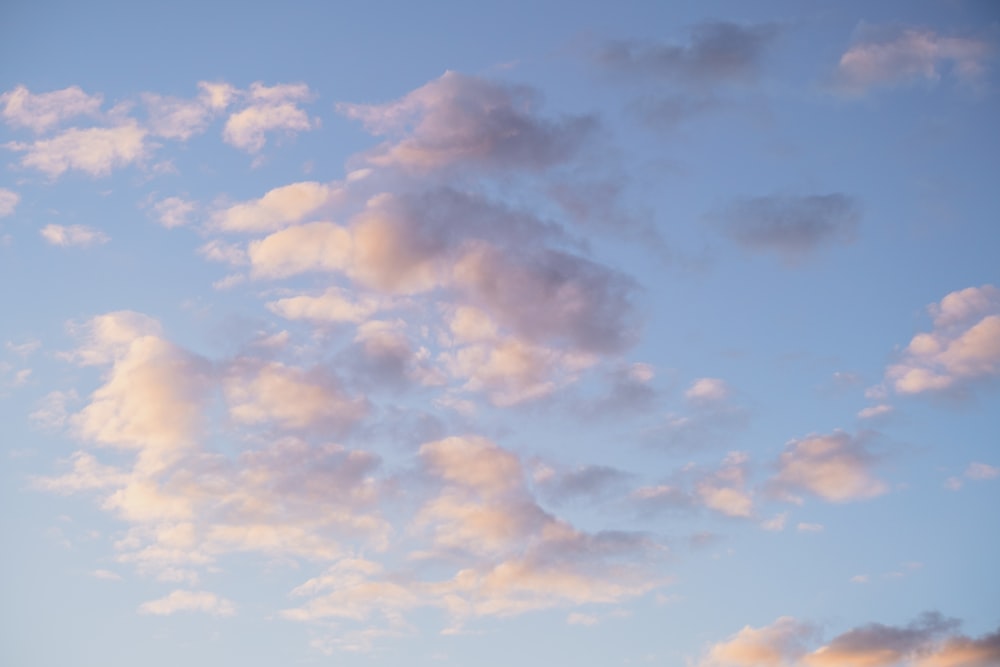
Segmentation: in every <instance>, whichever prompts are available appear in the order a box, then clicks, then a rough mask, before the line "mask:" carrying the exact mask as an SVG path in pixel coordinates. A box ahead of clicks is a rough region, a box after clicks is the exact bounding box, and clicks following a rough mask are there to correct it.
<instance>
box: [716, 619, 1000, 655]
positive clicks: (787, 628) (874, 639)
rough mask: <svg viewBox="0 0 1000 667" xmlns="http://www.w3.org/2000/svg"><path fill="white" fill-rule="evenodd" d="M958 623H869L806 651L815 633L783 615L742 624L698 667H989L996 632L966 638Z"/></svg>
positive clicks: (999, 650)
mask: <svg viewBox="0 0 1000 667" xmlns="http://www.w3.org/2000/svg"><path fill="white" fill-rule="evenodd" d="M958 626H959V623H958V621H955V620H953V619H947V618H945V617H943V616H942V615H941V614H938V613H935V612H928V613H925V614H923V615H921V616H920V617H918V618H917V619H915V620H914V621H912V622H911V623H909V624H907V625H905V626H891V625H883V624H881V623H869V624H867V625H862V626H859V627H856V628H852V629H850V630H848V631H846V632H844V633H842V634H840V635H838V636H836V637H834V638H833V639H832V640H830V641H829V642H828V643H826V644H824V645H822V646H819V647H818V648H815V649H812V648H811V645H813V644H815V643H816V641H817V640H818V639H819V637H820V633H819V630H818V629H817V628H816V627H815V626H813V625H811V624H808V623H805V622H802V621H799V620H797V619H794V618H791V617H788V616H784V617H782V618H779V619H777V620H776V621H775V622H774V623H772V624H771V625H768V626H764V627H761V628H753V627H750V626H747V627H745V628H743V629H742V630H740V631H739V632H738V633H736V634H735V635H733V636H732V637H731V638H729V639H728V640H726V641H724V642H720V643H718V644H715V645H714V646H712V647H711V648H710V649H709V650H708V651H707V654H706V655H705V657H704V658H703V659H702V660H701V661H700V662H699V663H698V665H699V667H904V665H905V666H906V667H909V666H911V665H912V666H913V667H989V666H990V665H994V664H997V660H998V659H1000V630H998V631H997V632H995V633H991V634H987V635H983V636H982V637H980V638H970V637H966V636H964V635H961V634H958V633H957V629H958Z"/></svg>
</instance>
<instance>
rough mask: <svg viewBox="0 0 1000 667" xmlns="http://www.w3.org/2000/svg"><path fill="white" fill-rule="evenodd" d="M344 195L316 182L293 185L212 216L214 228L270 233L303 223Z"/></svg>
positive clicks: (331, 187) (274, 190) (271, 191)
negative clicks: (308, 217)
mask: <svg viewBox="0 0 1000 667" xmlns="http://www.w3.org/2000/svg"><path fill="white" fill-rule="evenodd" d="M342 194H343V191H342V190H341V189H340V188H338V187H335V186H331V185H324V184H322V183H317V182H315V181H304V182H301V183H292V184H290V185H284V186H282V187H279V188H274V189H273V190H270V191H268V192H267V193H266V194H265V195H264V196H263V197H261V198H260V199H253V200H250V201H246V202H241V203H239V204H234V205H232V206H229V207H227V208H224V209H222V210H219V211H216V212H215V213H213V214H212V219H211V222H212V226H213V227H214V228H216V229H218V230H220V231H225V232H270V231H274V230H277V229H281V228H282V227H287V226H289V225H293V224H295V223H298V222H301V221H302V220H303V219H305V218H306V217H307V216H309V215H311V214H312V213H314V212H316V211H317V210H319V209H320V208H322V207H324V206H327V205H329V204H331V203H333V202H334V201H336V200H337V198H338V197H339V196H341V195H342Z"/></svg>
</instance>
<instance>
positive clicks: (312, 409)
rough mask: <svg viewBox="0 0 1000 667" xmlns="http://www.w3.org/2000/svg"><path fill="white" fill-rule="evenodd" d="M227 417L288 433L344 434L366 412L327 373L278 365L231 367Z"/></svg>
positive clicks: (227, 382)
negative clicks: (275, 426)
mask: <svg viewBox="0 0 1000 667" xmlns="http://www.w3.org/2000/svg"><path fill="white" fill-rule="evenodd" d="M224 389H225V394H226V400H227V402H228V404H229V413H230V415H231V416H232V418H233V419H234V420H236V421H237V422H240V423H244V424H260V423H270V422H275V423H277V424H280V425H281V426H283V427H285V428H289V429H323V430H324V431H326V432H331V433H337V434H343V433H346V432H347V431H348V430H349V429H350V428H351V427H352V426H353V425H354V424H356V423H357V422H358V421H359V420H360V419H361V418H362V417H363V416H364V415H365V413H366V412H367V410H368V405H367V402H366V401H365V400H364V399H363V398H360V397H351V396H348V395H347V393H346V392H345V391H344V390H343V389H342V388H341V387H340V386H339V383H338V382H337V380H336V378H335V377H334V376H333V375H332V373H329V372H327V371H325V370H323V369H319V368H317V369H314V370H312V371H303V370H301V369H298V368H294V367H290V366H285V365H284V364H281V363H278V362H271V363H267V364H262V365H261V364H257V363H254V362H252V361H250V360H245V361H238V362H237V363H235V364H233V365H232V366H231V367H230V369H229V371H228V373H227V377H226V380H225V382H224Z"/></svg>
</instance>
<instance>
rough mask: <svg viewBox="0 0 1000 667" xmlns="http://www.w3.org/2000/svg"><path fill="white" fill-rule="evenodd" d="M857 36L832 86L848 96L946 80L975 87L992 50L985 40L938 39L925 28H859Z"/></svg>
mask: <svg viewBox="0 0 1000 667" xmlns="http://www.w3.org/2000/svg"><path fill="white" fill-rule="evenodd" d="M858 33H859V34H858V38H857V39H856V40H855V42H854V44H852V45H851V47H850V48H849V49H848V50H847V51H846V52H844V54H843V55H842V56H841V57H840V62H839V63H838V65H837V70H836V73H835V75H834V83H835V85H836V86H837V87H838V88H839V89H840V90H842V91H844V92H846V93H849V94H862V93H865V92H867V91H869V90H871V89H873V88H877V87H880V86H893V85H901V84H910V83H915V82H921V81H922V82H925V83H937V82H938V81H940V80H941V79H942V78H945V77H954V78H955V79H958V80H959V81H960V82H963V83H975V82H976V81H978V80H979V79H980V78H981V77H982V76H983V74H984V73H985V71H986V68H987V64H988V62H989V60H990V59H991V57H992V56H993V53H994V50H995V49H994V47H993V45H992V44H990V43H989V42H987V41H985V40H983V39H979V38H976V37H960V36H948V35H941V34H939V33H937V32H935V31H934V30H930V29H926V28H913V27H907V28H901V27H878V26H870V25H864V24H863V25H862V26H861V27H860V28H859V31H858Z"/></svg>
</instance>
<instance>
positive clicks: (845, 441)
mask: <svg viewBox="0 0 1000 667" xmlns="http://www.w3.org/2000/svg"><path fill="white" fill-rule="evenodd" d="M876 462H877V457H876V456H875V455H874V454H873V453H871V451H869V449H868V447H867V444H866V442H865V440H864V438H861V437H855V436H851V435H849V434H848V433H845V432H843V431H835V432H834V433H832V434H830V435H810V436H807V437H805V438H802V439H801V440H792V441H790V442H789V443H788V444H787V445H786V446H785V451H784V452H783V453H782V454H781V456H780V457H779V459H778V474H777V475H776V476H775V477H774V479H773V480H772V484H773V488H775V489H777V490H778V491H780V492H781V493H784V494H786V495H787V494H793V493H795V492H800V491H804V492H806V493H810V494H813V495H815V496H818V497H820V498H822V499H823V500H826V501H829V502H835V503H843V502H851V501H855V500H864V499H867V498H873V497H875V496H878V495H881V494H883V493H885V492H886V491H888V486H887V485H886V484H885V482H883V481H882V480H880V479H878V478H877V477H875V475H874V472H873V467H874V465H875V463H876Z"/></svg>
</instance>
